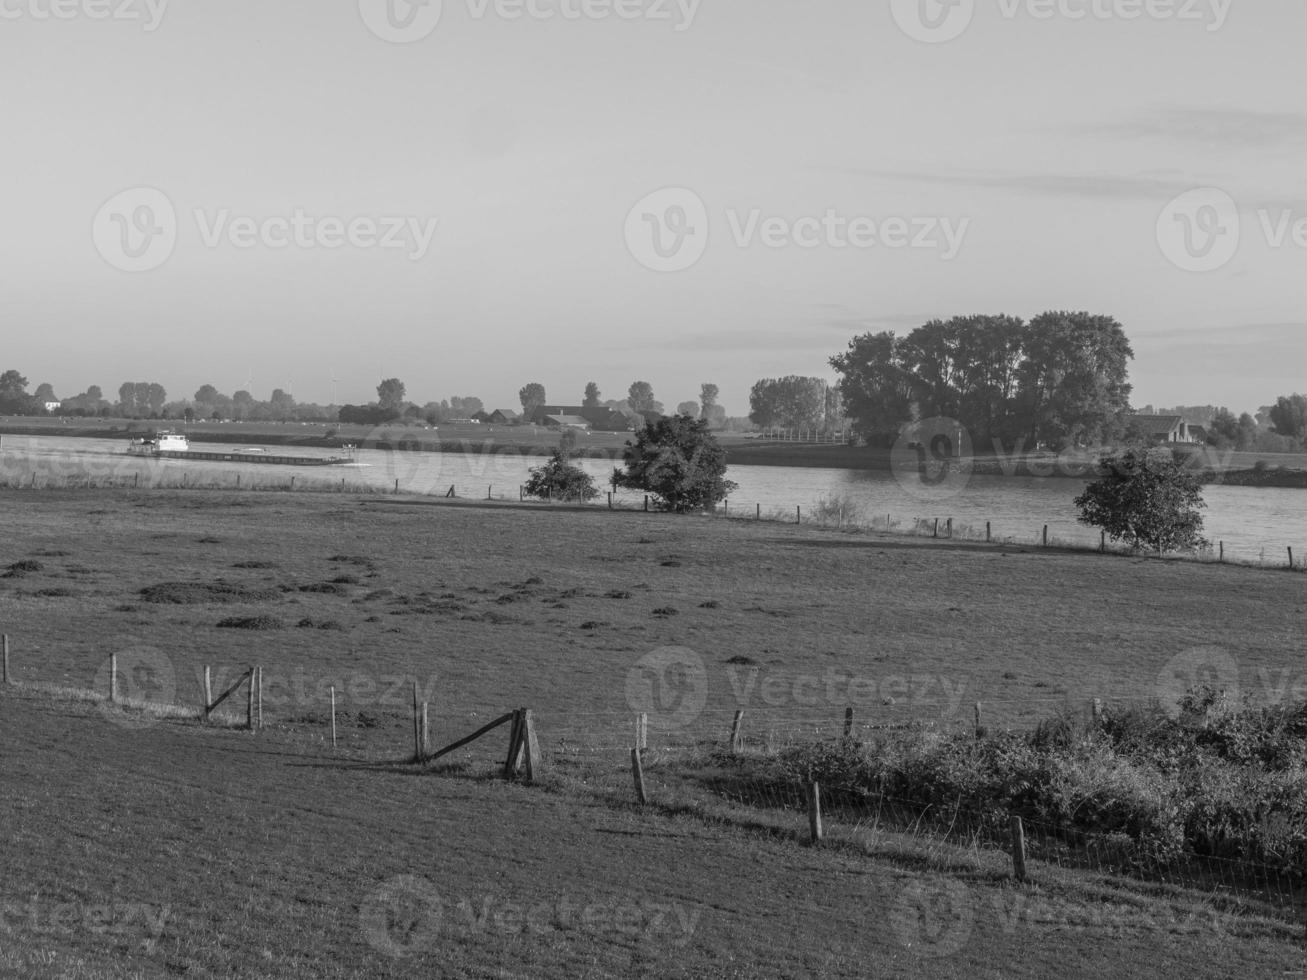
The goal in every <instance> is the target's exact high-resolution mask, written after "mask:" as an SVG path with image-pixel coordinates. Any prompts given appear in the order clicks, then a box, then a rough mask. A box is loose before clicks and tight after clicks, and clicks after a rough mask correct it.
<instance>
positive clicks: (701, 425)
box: [613, 415, 736, 514]
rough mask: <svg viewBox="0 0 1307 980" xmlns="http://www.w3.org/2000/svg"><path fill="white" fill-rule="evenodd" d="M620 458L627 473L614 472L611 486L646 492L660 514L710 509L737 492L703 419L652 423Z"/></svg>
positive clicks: (722, 452)
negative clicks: (653, 500) (665, 511)
mask: <svg viewBox="0 0 1307 980" xmlns="http://www.w3.org/2000/svg"><path fill="white" fill-rule="evenodd" d="M623 459H624V461H625V463H626V469H625V470H615V471H614V472H613V484H614V485H615V486H619V487H626V488H627V489H628V490H641V491H643V492H645V493H647V494H649V495H650V496H652V497H653V498H654V499H655V501H656V503H657V505H658V507H659V508H660V509H662V510H670V511H675V512H676V513H678V514H682V513H686V512H688V511H691V510H699V509H701V508H707V509H711V508H713V507H716V506H717V504H719V503H721V501H722V500H724V499H725V498H726V497H727V495H728V494H730V493H731V491H733V490H734V489H735V488H736V485H735V484H734V483H732V482H731V481H730V480H727V479H726V451H725V450H724V449H722V447H721V446H720V445H718V443H717V440H716V439H715V438H714V437H713V434H712V433H711V432H710V431H709V429H708V422H707V420H705V419H691V418H688V417H687V416H684V415H677V416H674V417H672V418H664V419H658V420H656V421H651V422H649V424H648V425H646V426H645V427H644V429H643V430H642V431H641V432H640V434H639V435H637V436H636V438H635V442H634V443H630V442H628V443H627V444H626V451H625V453H624V454H623Z"/></svg>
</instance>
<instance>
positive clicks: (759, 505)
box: [754, 504, 762, 521]
mask: <svg viewBox="0 0 1307 980" xmlns="http://www.w3.org/2000/svg"><path fill="white" fill-rule="evenodd" d="M754 506H755V507H756V508H757V514H756V516H755V520H759V521H760V520H762V504H755V505H754Z"/></svg>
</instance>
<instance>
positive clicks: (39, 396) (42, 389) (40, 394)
mask: <svg viewBox="0 0 1307 980" xmlns="http://www.w3.org/2000/svg"><path fill="white" fill-rule="evenodd" d="M32 397H33V398H35V399H36V401H37V402H38V403H39V404H41V405H44V404H45V403H46V402H57V401H58V400H59V397H58V396H57V395H56V394H55V393H54V385H52V384H50V382H48V381H42V382H41V383H40V384H39V385H37V386H36V394H34V395H33V396H32Z"/></svg>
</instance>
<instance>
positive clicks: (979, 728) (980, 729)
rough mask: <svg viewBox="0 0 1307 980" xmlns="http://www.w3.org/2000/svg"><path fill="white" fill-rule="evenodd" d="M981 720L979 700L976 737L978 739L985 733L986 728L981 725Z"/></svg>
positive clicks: (977, 703) (977, 704)
mask: <svg viewBox="0 0 1307 980" xmlns="http://www.w3.org/2000/svg"><path fill="white" fill-rule="evenodd" d="M980 720H981V712H980V702H979V701H977V702H976V739H977V740H979V739H980V737H981V736H982V735H983V734H984V733H985V729H984V727H983V726H982V725H981V723H980Z"/></svg>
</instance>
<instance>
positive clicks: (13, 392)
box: [0, 371, 35, 415]
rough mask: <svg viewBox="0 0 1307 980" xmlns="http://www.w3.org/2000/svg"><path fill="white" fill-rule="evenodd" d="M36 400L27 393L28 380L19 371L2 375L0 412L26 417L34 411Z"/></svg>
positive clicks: (0, 382) (0, 379) (0, 380)
mask: <svg viewBox="0 0 1307 980" xmlns="http://www.w3.org/2000/svg"><path fill="white" fill-rule="evenodd" d="M34 401H35V399H33V398H32V396H31V395H29V394H28V393H27V379H26V378H24V377H23V376H22V375H21V374H19V373H18V372H17V371H6V372H5V373H4V374H0V412H3V413H4V414H6V415H26V414H27V413H28V412H31V411H32V410H33V407H34V406H33V402H34Z"/></svg>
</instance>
